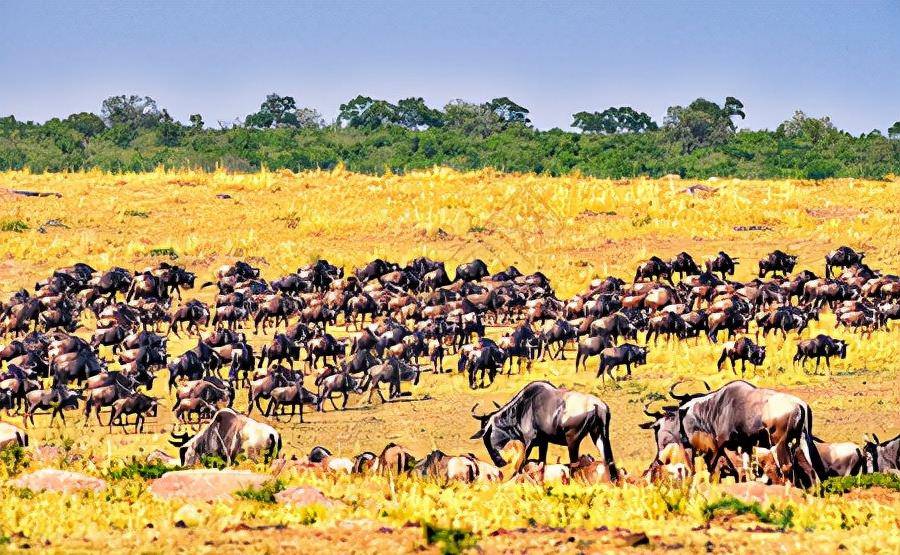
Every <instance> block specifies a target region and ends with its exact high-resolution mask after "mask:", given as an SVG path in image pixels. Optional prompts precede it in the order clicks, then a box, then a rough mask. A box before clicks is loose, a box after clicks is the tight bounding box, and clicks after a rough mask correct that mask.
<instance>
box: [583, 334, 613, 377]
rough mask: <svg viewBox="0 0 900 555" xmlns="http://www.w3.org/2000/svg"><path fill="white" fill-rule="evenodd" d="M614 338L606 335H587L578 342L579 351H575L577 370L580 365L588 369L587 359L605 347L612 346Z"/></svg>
mask: <svg viewBox="0 0 900 555" xmlns="http://www.w3.org/2000/svg"><path fill="white" fill-rule="evenodd" d="M612 346H613V344H612V340H610V339H609V338H608V337H606V336H595V337H587V338H585V339H582V340H581V341H579V342H578V351H577V352H576V353H575V371H576V372H578V367H579V365H583V366H584V368H585V369H587V361H588V358H590V357H595V356H597V355H599V354H600V353H602V352H603V349H606V348H607V347H612Z"/></svg>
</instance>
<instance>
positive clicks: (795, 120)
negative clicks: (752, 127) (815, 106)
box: [775, 110, 837, 144]
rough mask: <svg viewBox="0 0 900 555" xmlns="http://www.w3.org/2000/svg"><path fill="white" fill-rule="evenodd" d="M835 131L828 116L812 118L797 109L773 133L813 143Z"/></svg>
mask: <svg viewBox="0 0 900 555" xmlns="http://www.w3.org/2000/svg"><path fill="white" fill-rule="evenodd" d="M836 131H837V129H835V127H834V124H833V123H831V118H829V117H828V116H823V117H821V118H814V117H810V116H807V115H806V114H805V113H804V112H803V111H802V110H797V111H795V112H794V115H793V116H792V117H791V119H789V120H786V121H784V122H782V123H781V125H779V126H778V129H777V130H776V131H775V133H776V134H777V135H780V136H783V137H786V138H788V139H805V140H807V141H809V142H811V143H813V144H815V143H819V142H821V141H823V140H824V139H826V138H827V137H828V136H830V135H831V134H832V133H834V132H836Z"/></svg>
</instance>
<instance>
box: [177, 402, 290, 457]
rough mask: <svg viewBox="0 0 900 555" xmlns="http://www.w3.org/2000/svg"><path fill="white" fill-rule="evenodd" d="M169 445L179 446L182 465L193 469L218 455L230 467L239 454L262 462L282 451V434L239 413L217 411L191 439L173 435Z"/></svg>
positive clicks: (228, 410) (187, 436)
mask: <svg viewBox="0 0 900 555" xmlns="http://www.w3.org/2000/svg"><path fill="white" fill-rule="evenodd" d="M169 442H170V443H171V444H172V445H174V446H175V447H178V457H179V460H180V461H181V466H193V465H196V464H198V463H199V462H200V460H201V458H202V457H204V456H210V455H211V456H217V457H219V458H221V459H223V460H224V461H225V462H226V463H227V464H232V463H234V461H235V460H236V459H237V457H238V455H246V456H247V458H249V459H251V460H257V459H258V458H260V457H262V459H263V460H264V461H265V462H268V461H270V460H272V459H274V458H275V456H276V455H277V454H278V453H279V451H281V434H279V433H278V431H277V430H275V428H273V427H272V426H269V425H268V424H264V423H262V422H257V421H256V420H253V419H252V418H249V417H247V416H244V415H242V414H238V413H236V412H235V411H233V410H231V409H222V410H220V411H219V412H217V413H216V414H215V415H214V416H213V417H212V420H210V421H209V424H207V425H206V426H205V427H204V428H203V429H202V430H200V432H198V433H197V434H195V435H193V436H189V435H188V434H186V433H185V434H181V435H176V434H174V433H173V434H172V439H171V440H169Z"/></svg>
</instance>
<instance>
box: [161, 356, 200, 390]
mask: <svg viewBox="0 0 900 555" xmlns="http://www.w3.org/2000/svg"><path fill="white" fill-rule="evenodd" d="M209 368H210V367H209V364H208V363H207V362H204V361H203V360H202V359H201V358H200V356H199V355H198V354H197V353H195V352H194V351H185V353H184V354H183V355H181V356H180V357H178V358H176V359H174V360H172V361H171V362H169V364H168V369H169V391H172V387H173V386H174V385H175V381H176V380H177V379H178V378H179V377H185V378H187V379H189V380H199V379H200V378H202V377H203V376H204V375H205V374H206V373H207V372H208V371H209Z"/></svg>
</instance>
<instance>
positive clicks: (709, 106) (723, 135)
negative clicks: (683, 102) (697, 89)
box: [664, 96, 745, 152]
mask: <svg viewBox="0 0 900 555" xmlns="http://www.w3.org/2000/svg"><path fill="white" fill-rule="evenodd" d="M734 116H739V117H741V118H742V119H743V118H744V117H745V114H744V104H743V103H742V102H741V101H740V100H738V99H736V98H734V97H733V96H729V97H728V98H726V99H725V104H724V106H719V105H718V104H716V103H715V102H712V101H710V100H706V99H705V98H698V99H696V100H694V101H693V102H691V103H690V104H689V105H688V106H687V107H686V108H685V107H683V106H670V107H669V109H668V110H667V111H666V118H665V120H664V125H665V127H666V129H667V130H668V132H669V134H670V136H671V138H672V139H673V140H674V141H675V142H678V143H681V147H682V150H683V151H684V152H691V151H693V150H695V149H697V148H703V147H708V146H718V145H722V144H724V143H725V142H726V141H728V139H729V138H730V137H731V136H732V135H734V132H735V130H736V127H735V125H734V122H733V121H732V120H731V118H733V117H734Z"/></svg>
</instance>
